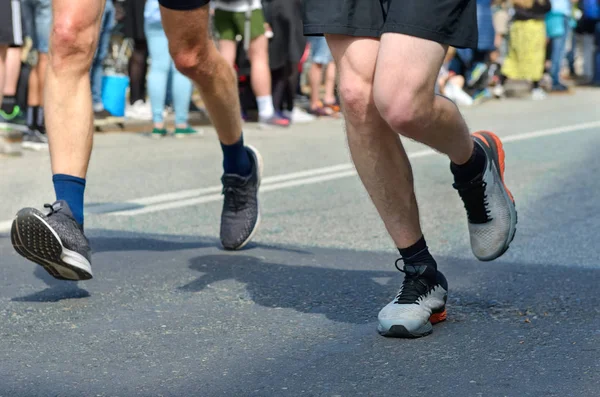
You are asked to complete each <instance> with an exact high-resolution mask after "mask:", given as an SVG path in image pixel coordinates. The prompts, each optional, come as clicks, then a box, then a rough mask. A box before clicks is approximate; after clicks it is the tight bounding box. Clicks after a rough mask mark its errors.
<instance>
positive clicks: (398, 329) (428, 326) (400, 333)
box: [377, 306, 447, 339]
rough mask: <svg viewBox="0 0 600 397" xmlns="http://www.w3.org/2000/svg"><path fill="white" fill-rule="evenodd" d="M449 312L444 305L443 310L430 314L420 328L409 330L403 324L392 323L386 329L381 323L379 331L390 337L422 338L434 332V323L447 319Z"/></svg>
mask: <svg viewBox="0 0 600 397" xmlns="http://www.w3.org/2000/svg"><path fill="white" fill-rule="evenodd" d="M446 317H447V312H446V307H445V306H444V307H443V308H442V310H441V311H439V312H436V313H432V314H431V316H429V321H427V322H426V323H425V324H423V326H421V327H420V328H418V329H416V330H414V331H409V330H407V329H406V327H405V326H403V325H392V326H391V327H390V328H389V329H387V330H386V329H384V328H382V327H381V324H380V325H379V326H378V328H377V331H378V332H379V334H380V335H382V336H385V337H388V338H405V339H415V338H422V337H423V336H427V335H429V334H431V333H432V332H433V325H434V324H438V323H441V322H442V321H446Z"/></svg>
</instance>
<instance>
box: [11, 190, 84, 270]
mask: <svg viewBox="0 0 600 397" xmlns="http://www.w3.org/2000/svg"><path fill="white" fill-rule="evenodd" d="M44 207H45V208H49V209H50V212H49V213H48V215H44V214H42V213H41V212H40V211H38V210H36V209H35V208H24V209H22V210H21V211H19V212H18V213H17V216H16V217H15V220H14V221H13V224H12V229H11V232H10V237H11V241H12V244H13V247H15V250H16V251H17V252H18V253H19V254H20V255H21V256H23V257H25V258H27V259H29V260H30V261H33V262H35V263H37V264H38V265H41V266H42V267H43V268H44V269H46V271H47V272H48V273H50V274H51V275H52V276H54V277H55V278H57V279H60V280H73V281H78V280H89V279H91V278H92V265H91V263H90V261H91V249H90V245H89V242H88V239H87V238H86V237H85V235H84V234H83V228H82V227H81V226H80V225H79V224H78V223H77V221H75V218H73V214H72V212H71V209H70V208H69V205H68V204H67V203H66V202H65V201H62V200H61V201H57V202H55V203H54V204H52V205H50V204H46V205H44Z"/></svg>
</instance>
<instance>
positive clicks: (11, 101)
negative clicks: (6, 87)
mask: <svg viewBox="0 0 600 397" xmlns="http://www.w3.org/2000/svg"><path fill="white" fill-rule="evenodd" d="M15 106H17V98H16V97H15V96H14V95H5V96H4V98H3V99H2V111H3V112H4V113H8V114H10V113H12V112H13V109H14V108H15Z"/></svg>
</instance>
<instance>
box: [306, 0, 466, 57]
mask: <svg viewBox="0 0 600 397" xmlns="http://www.w3.org/2000/svg"><path fill="white" fill-rule="evenodd" d="M384 33H402V34H406V35H409V36H414V37H420V38H423V39H427V40H431V41H435V42H437V43H440V44H446V45H450V46H453V47H457V48H464V47H469V48H476V47H477V0H305V1H304V34H305V35H307V36H320V35H323V34H341V35H347V36H355V37H381V35H382V34H384Z"/></svg>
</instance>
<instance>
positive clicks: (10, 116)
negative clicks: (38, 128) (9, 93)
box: [0, 105, 26, 125]
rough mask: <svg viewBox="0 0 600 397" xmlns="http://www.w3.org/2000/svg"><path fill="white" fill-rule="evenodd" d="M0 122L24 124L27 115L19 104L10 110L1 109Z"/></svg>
mask: <svg viewBox="0 0 600 397" xmlns="http://www.w3.org/2000/svg"><path fill="white" fill-rule="evenodd" d="M0 123H6V124H18V125H23V124H25V123H26V120H25V115H24V114H23V112H22V111H21V108H20V107H19V106H17V105H15V106H13V108H12V109H11V111H9V112H5V111H4V110H2V109H0Z"/></svg>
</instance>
